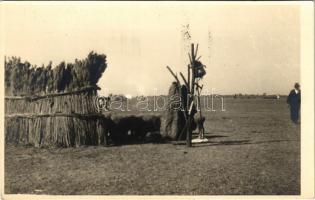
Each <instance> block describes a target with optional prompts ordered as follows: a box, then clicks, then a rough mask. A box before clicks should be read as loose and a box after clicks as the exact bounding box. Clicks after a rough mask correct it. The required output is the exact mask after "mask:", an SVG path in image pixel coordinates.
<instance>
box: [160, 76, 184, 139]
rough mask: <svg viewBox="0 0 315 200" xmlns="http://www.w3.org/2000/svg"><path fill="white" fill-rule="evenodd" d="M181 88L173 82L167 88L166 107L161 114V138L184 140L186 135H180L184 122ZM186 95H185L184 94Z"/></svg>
mask: <svg viewBox="0 0 315 200" xmlns="http://www.w3.org/2000/svg"><path fill="white" fill-rule="evenodd" d="M182 90H183V86H181V85H180V84H179V83H178V82H173V83H172V85H171V86H170V88H169V92H168V98H167V107H166V110H165V112H164V114H163V125H162V132H161V133H162V136H163V137H165V138H169V139H172V140H184V139H185V138H186V134H181V133H182V132H183V128H184V126H185V123H186V120H185V116H184V113H183V111H182V105H181V103H182V102H184V101H182V99H183V98H184V97H185V95H182V92H181V91H182ZM186 95H187V94H186Z"/></svg>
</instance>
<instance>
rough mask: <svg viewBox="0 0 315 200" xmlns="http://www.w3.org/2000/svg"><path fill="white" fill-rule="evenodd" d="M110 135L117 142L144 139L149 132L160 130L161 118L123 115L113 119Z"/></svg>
mask: <svg viewBox="0 0 315 200" xmlns="http://www.w3.org/2000/svg"><path fill="white" fill-rule="evenodd" d="M112 121H113V125H112V128H111V131H110V137H111V139H112V140H113V141H114V142H115V143H125V142H130V141H134V140H138V141H139V140H140V141H144V139H145V137H146V134H147V133H149V132H154V131H158V132H159V131H160V126H161V119H160V117H157V116H134V115H131V116H122V117H116V118H113V119H112Z"/></svg>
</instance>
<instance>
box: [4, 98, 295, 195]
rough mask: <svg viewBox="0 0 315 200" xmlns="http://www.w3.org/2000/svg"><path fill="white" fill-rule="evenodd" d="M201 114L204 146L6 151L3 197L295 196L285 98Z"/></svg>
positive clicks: (238, 102) (231, 103)
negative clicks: (50, 195) (12, 195)
mask: <svg viewBox="0 0 315 200" xmlns="http://www.w3.org/2000/svg"><path fill="white" fill-rule="evenodd" d="M224 106H225V109H226V111H220V104H219V105H218V104H217V105H216V110H217V111H216V112H204V114H205V116H206V122H205V130H206V137H207V138H208V139H209V140H210V142H208V143H203V144H194V145H193V147H192V148H187V147H186V146H185V145H174V144H172V143H158V144H156V143H145V144H130V145H121V146H112V147H101V146H88V147H79V148H52V149H44V148H33V147H24V146H14V145H6V146H5V193H13V194H17V193H27V194H68V195H75V194H82V195H83V194H84V195H101V194H103V195H153V194H154V195H233V194H234V195H241V194H242V195H277V194H279V195H298V194H300V126H299V125H294V124H292V123H291V121H290V115H289V109H288V107H287V104H286V102H285V98H284V97H283V98H281V99H279V100H276V99H233V98H228V99H225V105H224Z"/></svg>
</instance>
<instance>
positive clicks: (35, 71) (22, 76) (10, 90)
mask: <svg viewBox="0 0 315 200" xmlns="http://www.w3.org/2000/svg"><path fill="white" fill-rule="evenodd" d="M106 67H107V63H106V56H105V55H104V54H97V53H94V52H93V51H92V52H90V53H89V54H88V57H87V58H86V59H83V60H77V59H76V60H75V62H74V63H65V62H61V63H60V64H59V65H57V66H55V67H52V62H50V63H49V64H48V65H47V66H44V65H42V66H41V67H37V66H36V65H31V64H30V63H29V62H27V61H25V62H21V59H20V58H19V57H10V58H6V61H5V92H6V95H32V94H45V93H55V92H63V91H73V90H78V89H80V88H84V87H88V86H96V85H97V82H98V80H99V79H100V77H101V76H102V74H103V72H104V71H105V69H106Z"/></svg>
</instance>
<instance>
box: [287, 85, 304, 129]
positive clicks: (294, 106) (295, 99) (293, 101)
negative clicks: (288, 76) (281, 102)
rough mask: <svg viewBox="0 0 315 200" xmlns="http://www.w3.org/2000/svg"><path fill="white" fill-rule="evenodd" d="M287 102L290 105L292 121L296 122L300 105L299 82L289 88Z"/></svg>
mask: <svg viewBox="0 0 315 200" xmlns="http://www.w3.org/2000/svg"><path fill="white" fill-rule="evenodd" d="M287 103H288V104H289V106H290V112H291V120H292V122H294V123H295V124H298V120H299V114H300V107H301V90H300V84H299V83H295V84H294V89H293V90H291V92H290V94H289V96H288V98H287Z"/></svg>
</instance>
